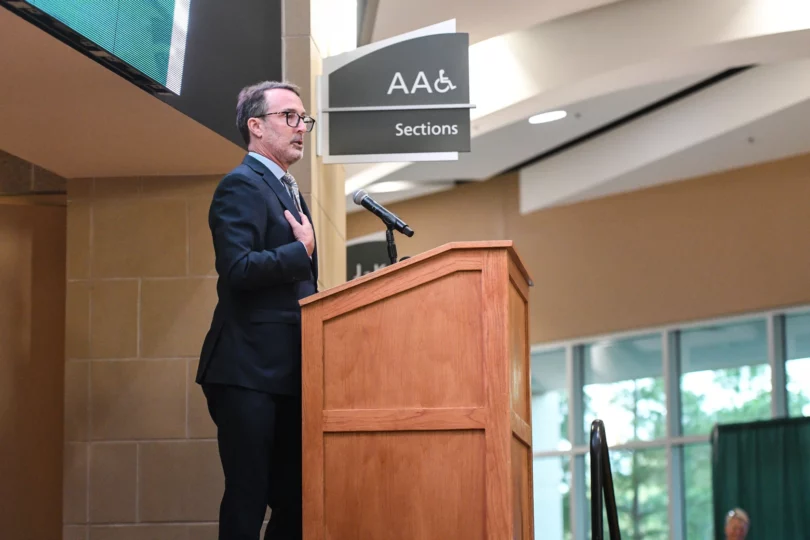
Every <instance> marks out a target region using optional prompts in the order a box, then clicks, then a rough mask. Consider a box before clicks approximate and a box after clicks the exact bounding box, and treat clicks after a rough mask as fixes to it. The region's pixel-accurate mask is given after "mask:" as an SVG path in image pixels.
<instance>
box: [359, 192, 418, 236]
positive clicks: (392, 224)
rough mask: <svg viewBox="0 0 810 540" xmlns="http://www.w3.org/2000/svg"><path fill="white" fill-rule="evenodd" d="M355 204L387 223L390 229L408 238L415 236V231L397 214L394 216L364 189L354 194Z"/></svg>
mask: <svg viewBox="0 0 810 540" xmlns="http://www.w3.org/2000/svg"><path fill="white" fill-rule="evenodd" d="M353 199H354V204H357V205H360V206H362V207H363V208H365V209H366V210H368V211H369V212H371V213H372V214H374V215H375V216H377V217H378V218H380V219H381V220H383V223H385V224H386V225H387V226H388V228H394V229H396V230H398V231H399V232H401V233H402V234H404V235H405V236H407V237H411V236H413V229H411V228H410V227H408V225H407V224H406V223H405V222H404V221H402V220H401V219H399V218H398V217H397V216H396V215H395V214H392V213H391V212H390V211H388V210H386V209H385V207H383V206H382V205H381V204H380V203H378V202H377V201H375V200H374V199H372V198H371V197H369V195H368V193H366V192H365V191H364V190H362V189H358V190H357V191H355V192H354V197H353Z"/></svg>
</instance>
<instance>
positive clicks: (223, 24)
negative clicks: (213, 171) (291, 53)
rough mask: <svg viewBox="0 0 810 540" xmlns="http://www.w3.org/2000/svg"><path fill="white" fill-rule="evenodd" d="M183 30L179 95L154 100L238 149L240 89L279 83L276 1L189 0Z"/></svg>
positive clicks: (279, 30)
mask: <svg viewBox="0 0 810 540" xmlns="http://www.w3.org/2000/svg"><path fill="white" fill-rule="evenodd" d="M188 29H189V30H188V36H187V41H186V57H185V66H184V68H183V92H182V94H181V95H180V96H172V95H167V96H160V98H161V99H162V100H164V101H165V102H166V103H168V104H170V105H171V106H172V107H175V108H176V109H178V110H179V111H181V112H183V113H185V114H187V115H188V116H190V117H192V118H194V119H195V120H197V121H198V122H200V123H201V124H204V125H205V126H207V127H208V128H209V129H211V130H213V131H215V132H216V133H219V134H220V135H222V136H224V137H226V138H228V139H230V140H232V141H233V142H235V143H236V144H238V145H240V146H244V143H243V142H242V139H241V137H240V135H239V131H238V130H237V128H236V123H235V119H236V97H237V95H238V93H239V90H241V89H242V88H243V87H244V86H247V85H249V84H253V83H256V82H259V81H262V80H268V79H275V80H279V79H280V78H281V75H282V58H281V0H228V1H223V0H192V1H191V4H190V12H189V22H188ZM296 82H297V81H296Z"/></svg>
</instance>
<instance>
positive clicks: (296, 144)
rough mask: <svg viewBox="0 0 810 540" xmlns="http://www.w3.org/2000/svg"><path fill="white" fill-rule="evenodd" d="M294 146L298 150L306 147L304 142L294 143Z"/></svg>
mask: <svg viewBox="0 0 810 540" xmlns="http://www.w3.org/2000/svg"><path fill="white" fill-rule="evenodd" d="M292 144H293V146H295V147H296V148H303V147H304V141H293V142H292Z"/></svg>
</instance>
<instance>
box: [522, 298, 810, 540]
mask: <svg viewBox="0 0 810 540" xmlns="http://www.w3.org/2000/svg"><path fill="white" fill-rule="evenodd" d="M769 317H774V318H773V319H772V321H773V331H774V332H773V338H774V339H769V337H768V327H769V321H770V319H769ZM782 322H784V325H782V324H781V323H782ZM783 330H784V332H782V331H783ZM782 337H784V347H781V345H782V341H781V338H782ZM665 353H666V356H665ZM665 357H666V358H668V360H669V362H668V365H667V368H668V371H667V372H665V370H664V367H665V366H664V358H665ZM783 361H784V362H783ZM771 362H773V364H771ZM531 365H532V379H531V381H532V415H533V417H532V421H533V426H532V435H533V438H534V449H533V450H534V453H535V459H534V496H535V523H536V525H537V526H536V527H535V539H538V540H539V539H543V540H545V539H551V540H558V539H561V540H569V539H570V540H587V539H588V538H590V537H591V508H590V500H591V493H590V483H591V482H590V480H591V467H590V452H589V451H590V447H589V446H590V445H589V442H590V441H589V434H590V425H591V422H592V421H593V420H594V419H600V420H602V421H603V422H604V424H605V429H606V432H607V441H608V444H609V453H610V461H611V472H612V475H613V488H614V495H615V499H616V504H617V510H618V517H619V527H620V529H621V533H622V537H623V538H625V537H626V538H630V539H635V538H644V539H645V540H650V539H652V540H656V539H662V540H664V539H666V540H670V539H672V540H713V539H714V537H715V531H714V511H713V508H712V460H711V444H710V436H711V433H712V430H713V428H714V426H715V425H716V424H717V423H723V424H730V423H744V422H751V421H756V420H765V419H769V418H771V417H772V416H773V414H774V411H777V412H779V408H772V403H773V399H774V396H776V397H777V398H779V399H781V398H782V396H785V395H786V396H787V404H788V410H789V413H790V414H791V415H792V416H799V415H805V416H810V309H807V310H806V311H803V312H800V313H795V314H776V315H775V316H774V315H771V314H767V315H766V314H752V315H751V316H750V317H747V318H735V319H734V320H728V321H719V322H718V321H708V322H706V323H705V324H702V325H695V324H694V323H690V324H689V326H688V327H683V328H681V327H678V326H672V327H669V328H667V329H664V330H655V331H647V332H639V333H638V334H635V335H628V334H625V335H622V336H615V337H611V336H607V337H604V338H599V339H590V340H582V341H580V342H574V343H566V344H546V345H545V348H544V349H543V351H542V352H540V351H537V352H534V353H533V354H532V362H531ZM774 369H775V370H777V372H776V373H775V375H776V376H775V377H773V376H772V370H774ZM783 369H784V373H782V370H783ZM783 375H784V378H783ZM571 377H573V380H572V379H571ZM773 380H777V381H780V380H784V381H785V382H786V386H785V388H776V389H773V388H772V384H773V383H772V381H773ZM670 391H671V392H674V393H675V394H676V395H675V396H670V395H668V392H670ZM673 397H675V398H677V397H679V398H680V399H672V398H673ZM569 403H570V404H571V407H570V408H569ZM668 406H671V407H673V409H672V410H667V407H668ZM668 419H669V421H670V422H672V420H679V421H680V424H678V423H677V422H672V425H671V427H672V430H671V431H670V430H668V429H667V426H668V423H667V422H668ZM571 426H573V428H572V427H571ZM572 437H573V438H574V439H575V440H573V441H572V440H571V438H572ZM673 518H675V519H677V520H678V523H677V525H678V526H677V527H674V528H673V527H671V525H672V524H671V523H670V519H673ZM603 521H604V525H605V533H607V520H606V515H605V519H604V520H603ZM718 532H720V531H718Z"/></svg>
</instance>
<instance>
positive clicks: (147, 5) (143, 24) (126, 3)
mask: <svg viewBox="0 0 810 540" xmlns="http://www.w3.org/2000/svg"><path fill="white" fill-rule="evenodd" d="M28 3H30V4H31V5H33V6H35V7H37V8H39V9H41V10H42V11H44V12H45V13H47V14H48V15H50V16H52V17H54V18H55V19H57V20H59V21H61V22H62V23H64V24H65V25H67V26H69V27H70V28H72V29H73V30H75V31H76V32H78V33H80V34H82V35H83V36H85V37H86V38H87V39H89V40H90V41H92V42H94V43H95V44H97V45H98V46H99V47H101V48H102V49H104V50H106V51H108V52H110V53H112V54H113V55H115V56H117V57H118V58H120V59H121V60H123V61H124V62H126V63H128V64H129V65H131V66H132V67H134V68H135V69H137V70H138V71H140V72H141V73H143V74H144V75H147V76H149V77H151V78H152V79H154V80H155V81H157V82H159V83H161V84H163V85H166V80H167V76H168V71H169V51H170V48H171V42H172V25H173V23H174V4H175V0H81V1H77V0H28Z"/></svg>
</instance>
